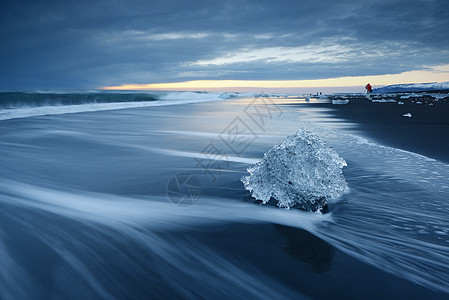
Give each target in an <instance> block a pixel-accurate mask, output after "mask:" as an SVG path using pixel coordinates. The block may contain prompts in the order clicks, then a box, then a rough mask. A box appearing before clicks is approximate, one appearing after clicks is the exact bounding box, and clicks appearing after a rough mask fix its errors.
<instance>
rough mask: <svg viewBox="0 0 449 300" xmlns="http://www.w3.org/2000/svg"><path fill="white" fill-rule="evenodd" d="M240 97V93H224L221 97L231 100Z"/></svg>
mask: <svg viewBox="0 0 449 300" xmlns="http://www.w3.org/2000/svg"><path fill="white" fill-rule="evenodd" d="M238 96H239V94H238V93H223V94H221V95H220V96H219V98H221V99H231V98H237V97H238Z"/></svg>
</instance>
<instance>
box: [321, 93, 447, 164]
mask: <svg viewBox="0 0 449 300" xmlns="http://www.w3.org/2000/svg"><path fill="white" fill-rule="evenodd" d="M373 98H374V97H373ZM323 105H325V106H326V107H328V108H331V110H330V111H329V114H331V115H332V116H333V117H337V118H339V119H342V120H345V121H347V122H349V123H353V124H354V127H351V128H350V129H349V130H350V131H354V132H355V133H359V134H362V135H364V136H366V137H368V138H371V139H373V140H374V141H376V142H379V143H380V144H383V145H385V146H390V147H394V148H399V149H403V150H407V151H410V152H415V153H417V154H421V155H424V156H427V157H429V158H433V159H436V160H439V161H442V162H444V163H449V139H448V138H447V137H448V133H449V103H437V102H434V103H432V105H429V103H424V102H423V103H422V104H417V103H416V102H415V101H413V100H411V101H404V104H398V103H373V102H371V101H370V100H368V99H366V98H364V99H361V98H358V99H350V101H349V103H348V104H345V105H333V104H323ZM408 113H410V114H411V117H405V116H403V115H404V114H408Z"/></svg>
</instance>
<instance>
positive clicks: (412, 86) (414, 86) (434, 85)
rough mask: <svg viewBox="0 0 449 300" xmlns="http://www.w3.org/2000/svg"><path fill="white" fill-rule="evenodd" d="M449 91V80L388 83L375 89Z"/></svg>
mask: <svg viewBox="0 0 449 300" xmlns="http://www.w3.org/2000/svg"><path fill="white" fill-rule="evenodd" d="M444 90H448V91H449V81H447V82H439V83H438V82H429V83H407V84H393V85H387V86H384V87H381V88H378V89H374V90H373V92H374V93H380V94H383V93H396V92H424V91H444Z"/></svg>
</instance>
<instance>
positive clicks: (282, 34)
mask: <svg viewBox="0 0 449 300" xmlns="http://www.w3.org/2000/svg"><path fill="white" fill-rule="evenodd" d="M448 28H449V4H448V1H445V0H442V1H436V0H435V1H432V0H428V1H413V0H411V1H394V0H389V1H386V0H380V1H355V0H354V1H326V0H324V1H322V0H316V1H297V0H296V1H271V0H270V1H256V0H254V1H170V0H166V1H76V3H75V2H74V3H72V2H61V1H38V2H36V1H14V2H11V3H10V4H7V5H6V6H5V5H4V6H3V7H2V10H1V12H0V38H1V47H0V68H1V75H0V76H1V77H0V82H1V83H0V88H3V89H8V88H10V89H12V88H54V87H55V88H94V87H99V86H104V85H118V84H123V83H151V82H171V81H183V80H192V79H252V80H257V79H265V80H270V79H315V78H328V77H338V76H355V75H379V74H386V73H398V72H403V71H408V70H414V69H420V68H423V67H424V66H428V65H438V64H447V63H449V61H448V58H449V55H448V53H449V52H448V50H447V49H449V47H448V46H449V30H448ZM326 49H328V50H326ZM245 55H246V56H245Z"/></svg>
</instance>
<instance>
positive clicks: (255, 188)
mask: <svg viewBox="0 0 449 300" xmlns="http://www.w3.org/2000/svg"><path fill="white" fill-rule="evenodd" d="M344 166H346V161H345V160H344V159H343V158H341V157H340V156H339V155H338V153H337V152H335V151H334V150H333V149H332V148H331V147H329V146H327V145H326V143H324V142H323V141H322V140H321V139H320V138H319V137H318V136H316V135H314V134H312V133H311V132H309V131H306V130H303V129H301V130H299V131H298V132H297V133H296V134H294V135H291V136H288V137H287V138H286V139H285V140H284V141H282V143H280V144H278V145H275V146H274V147H273V148H272V149H271V150H270V151H268V152H267V153H265V154H264V158H263V159H262V160H261V161H259V162H258V163H257V164H256V165H255V166H253V167H251V168H249V169H248V172H249V173H250V176H245V177H242V182H243V184H244V185H245V188H246V189H247V190H249V191H250V192H251V193H252V196H253V197H254V198H256V199H257V200H260V201H262V203H264V204H265V203H267V202H268V201H270V200H271V199H274V200H276V201H277V205H278V206H279V207H283V208H291V207H295V208H300V209H304V210H310V211H322V210H323V209H325V207H326V205H327V201H328V200H329V199H335V198H337V197H339V196H341V194H342V193H343V192H344V191H345V190H346V188H347V183H346V180H345V178H344V176H343V173H342V168H343V167H344Z"/></svg>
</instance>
